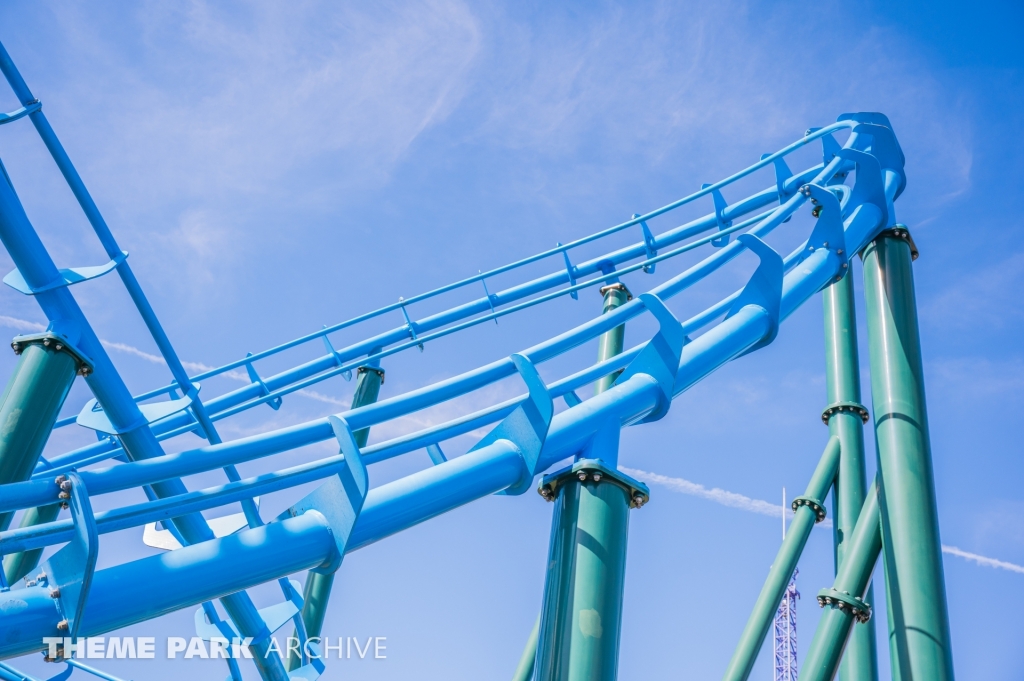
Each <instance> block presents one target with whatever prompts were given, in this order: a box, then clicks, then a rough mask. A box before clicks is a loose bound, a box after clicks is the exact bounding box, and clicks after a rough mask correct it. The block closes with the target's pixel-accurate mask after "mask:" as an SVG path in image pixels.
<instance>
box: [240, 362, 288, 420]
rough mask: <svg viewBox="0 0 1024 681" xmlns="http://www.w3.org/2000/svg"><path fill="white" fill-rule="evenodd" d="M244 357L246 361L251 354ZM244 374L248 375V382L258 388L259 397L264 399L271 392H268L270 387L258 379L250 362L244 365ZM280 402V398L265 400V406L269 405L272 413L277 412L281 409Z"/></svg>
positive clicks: (257, 374) (258, 376)
mask: <svg viewBox="0 0 1024 681" xmlns="http://www.w3.org/2000/svg"><path fill="white" fill-rule="evenodd" d="M245 356H246V358H247V359H248V358H249V357H252V353H251V352H247V353H245ZM245 373H246V374H248V375H249V381H250V382H252V383H255V384H256V385H258V386H259V387H260V397H266V396H267V395H269V394H270V393H271V392H272V391H271V390H270V387H269V386H268V385H267V384H266V383H264V382H263V379H262V378H260V375H259V373H258V372H257V371H256V367H254V366H253V365H252V362H246V363H245ZM281 402H282V398H281V397H280V396H278V397H275V398H273V399H270V400H267V405H269V406H270V408H271V409H273V410H274V411H277V410H278V409H280V408H281Z"/></svg>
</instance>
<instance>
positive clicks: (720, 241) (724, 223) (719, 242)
mask: <svg viewBox="0 0 1024 681" xmlns="http://www.w3.org/2000/svg"><path fill="white" fill-rule="evenodd" d="M710 186H712V185H710V184H702V185H701V186H700V188H701V189H707V188H708V187H710ZM711 198H712V200H713V201H714V202H715V222H717V223H718V231H719V232H721V231H723V230H726V229H729V228H730V227H732V220H726V219H725V209H726V208H728V207H729V205H728V204H727V203H726V202H725V197H724V196H722V192H720V191H719V190H717V189H712V190H711ZM727 243H729V235H728V234H725V235H724V236H720V237H718V238H717V239H712V240H711V245H712V246H714V247H715V248H721V247H722V246H725V245H726V244H727Z"/></svg>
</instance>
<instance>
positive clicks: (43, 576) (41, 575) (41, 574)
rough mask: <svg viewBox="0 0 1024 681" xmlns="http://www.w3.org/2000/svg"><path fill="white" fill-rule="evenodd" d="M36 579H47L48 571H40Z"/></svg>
mask: <svg viewBox="0 0 1024 681" xmlns="http://www.w3.org/2000/svg"><path fill="white" fill-rule="evenodd" d="M36 579H38V580H39V581H40V582H41V581H43V580H44V579H46V573H45V572H40V573H39V574H38V575H36Z"/></svg>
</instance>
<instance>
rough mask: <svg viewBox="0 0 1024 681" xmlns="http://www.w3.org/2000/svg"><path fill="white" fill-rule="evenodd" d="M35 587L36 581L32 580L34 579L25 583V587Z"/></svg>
mask: <svg viewBox="0 0 1024 681" xmlns="http://www.w3.org/2000/svg"><path fill="white" fill-rule="evenodd" d="M35 585H36V580H34V579H30V580H28V581H27V582H25V586H35Z"/></svg>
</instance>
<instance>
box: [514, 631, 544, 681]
mask: <svg viewBox="0 0 1024 681" xmlns="http://www.w3.org/2000/svg"><path fill="white" fill-rule="evenodd" d="M539 638H540V615H538V616H537V622H536V624H534V625H533V631H531V632H530V638H528V639H527V640H526V649H525V650H523V655H522V657H520V658H519V665H518V666H517V667H516V673H515V674H513V675H512V681H530V679H532V678H533V665H534V663H535V662H536V661H537V639H539Z"/></svg>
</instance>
